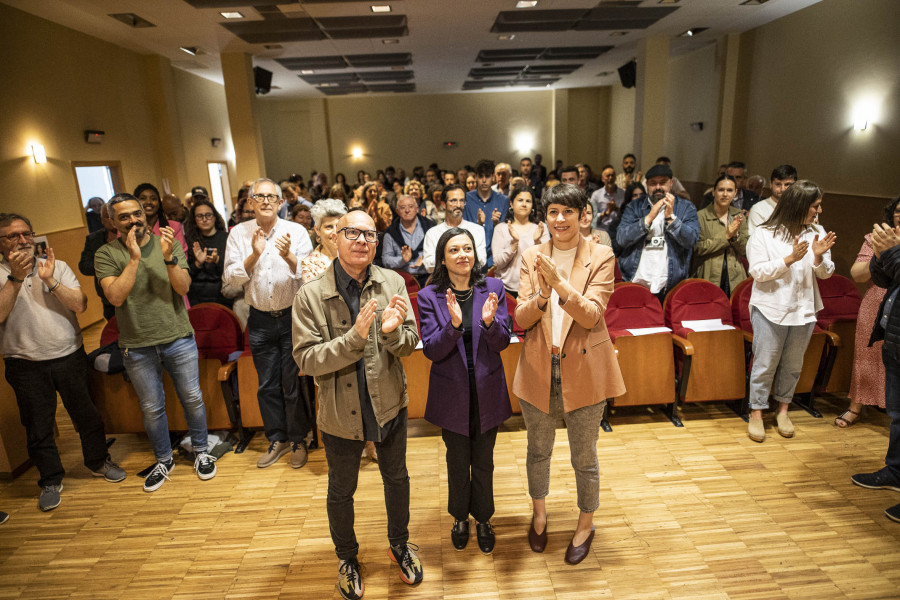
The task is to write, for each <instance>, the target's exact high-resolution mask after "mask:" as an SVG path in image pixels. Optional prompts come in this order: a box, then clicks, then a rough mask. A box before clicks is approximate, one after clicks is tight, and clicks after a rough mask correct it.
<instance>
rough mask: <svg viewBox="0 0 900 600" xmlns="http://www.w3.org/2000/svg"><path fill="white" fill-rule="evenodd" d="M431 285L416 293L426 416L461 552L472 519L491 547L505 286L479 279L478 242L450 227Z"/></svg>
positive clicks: (505, 399)
mask: <svg viewBox="0 0 900 600" xmlns="http://www.w3.org/2000/svg"><path fill="white" fill-rule="evenodd" d="M435 257H436V259H435V263H436V265H435V269H434V274H433V275H432V278H431V281H432V283H431V285H428V286H426V287H425V288H424V289H423V290H422V291H420V292H419V298H418V299H419V320H420V326H421V327H420V328H421V332H422V344H423V346H424V352H425V356H426V357H427V358H428V359H429V360H431V361H432V365H431V377H430V379H429V383H428V404H427V406H426V408H425V419H426V420H428V421H429V422H431V423H434V424H435V425H438V426H439V427H441V428H442V429H443V431H442V433H441V435H442V437H443V439H444V444H445V445H446V446H447V481H448V487H449V499H448V502H447V511H448V512H449V513H450V514H451V515H453V518H454V519H455V522H454V523H453V529H451V531H450V539H451V540H452V541H453V546H454V547H455V548H456V549H457V550H462V549H464V548H465V547H466V544H467V543H468V541H469V514H471V515H472V516H473V517H474V518H475V522H476V534H477V537H478V547H479V549H480V550H481V552H482V553H484V554H490V553H491V552H492V551H493V550H494V529H493V527H492V526H491V523H490V519H491V517H492V516H493V514H494V442H495V441H496V440H497V429H498V427H499V426H500V424H501V423H503V421H505V420H506V419H507V418H509V416H510V415H511V414H512V408H511V407H510V404H509V393H508V391H507V388H506V376H505V374H504V372H503V363H502V362H501V360H500V352H501V351H502V350H503V349H504V348H506V347H507V346H508V345H509V326H508V324H507V312H506V298H505V291H504V289H503V282H502V281H500V280H499V279H494V278H493V277H488V278H484V277H483V276H482V275H481V267H482V265H481V264H479V263H478V259H477V258H476V255H475V239H474V238H473V237H472V234H471V233H469V232H468V231H466V230H465V229H462V228H459V227H452V228H450V229H448V230H447V231H445V232H444V233H443V235H441V237H440V239H439V240H438V243H437V248H436V251H435Z"/></svg>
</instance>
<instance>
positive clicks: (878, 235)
mask: <svg viewBox="0 0 900 600" xmlns="http://www.w3.org/2000/svg"><path fill="white" fill-rule="evenodd" d="M898 245H900V227H896V228H891V226H890V225H888V224H887V223H882V224H881V225H878V224H876V225H875V226H874V227H873V228H872V246H873V247H874V248H875V256H877V257H878V258H881V253H882V252H884V251H885V250H889V249H891V248H893V247H894V246H898Z"/></svg>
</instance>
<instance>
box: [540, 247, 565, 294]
mask: <svg viewBox="0 0 900 600" xmlns="http://www.w3.org/2000/svg"><path fill="white" fill-rule="evenodd" d="M534 268H535V270H537V272H538V274H539V275H540V276H541V277H542V278H543V280H544V282H545V284H546V285H547V286H548V287H549V288H551V289H553V288H555V287H556V286H557V285H559V282H560V276H559V271H557V270H556V263H554V262H553V259H552V258H550V257H549V256H547V255H546V254H541V253H540V252H538V255H537V257H536V258H535V261H534ZM543 287H544V284H542V285H541V293H542V294H543ZM543 295H544V296H549V295H550V294H549V292H548V293H547V294H543Z"/></svg>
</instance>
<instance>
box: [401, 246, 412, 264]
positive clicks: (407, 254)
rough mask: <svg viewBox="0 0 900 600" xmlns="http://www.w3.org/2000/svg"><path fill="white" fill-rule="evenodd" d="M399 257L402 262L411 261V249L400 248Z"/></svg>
mask: <svg viewBox="0 0 900 600" xmlns="http://www.w3.org/2000/svg"><path fill="white" fill-rule="evenodd" d="M400 257H401V258H403V262H405V263H408V262H409V261H411V260H412V249H411V248H410V247H409V246H403V247H402V248H400Z"/></svg>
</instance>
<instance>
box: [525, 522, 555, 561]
mask: <svg viewBox="0 0 900 600" xmlns="http://www.w3.org/2000/svg"><path fill="white" fill-rule="evenodd" d="M549 523H550V520H549V519H547V520H546V521H544V531H543V533H541V534H540V535H538V532H537V531H535V530H534V517H531V527H529V528H528V545H529V546H531V550H532V551H533V552H543V551H544V548H546V547H547V525H548V524H549Z"/></svg>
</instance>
